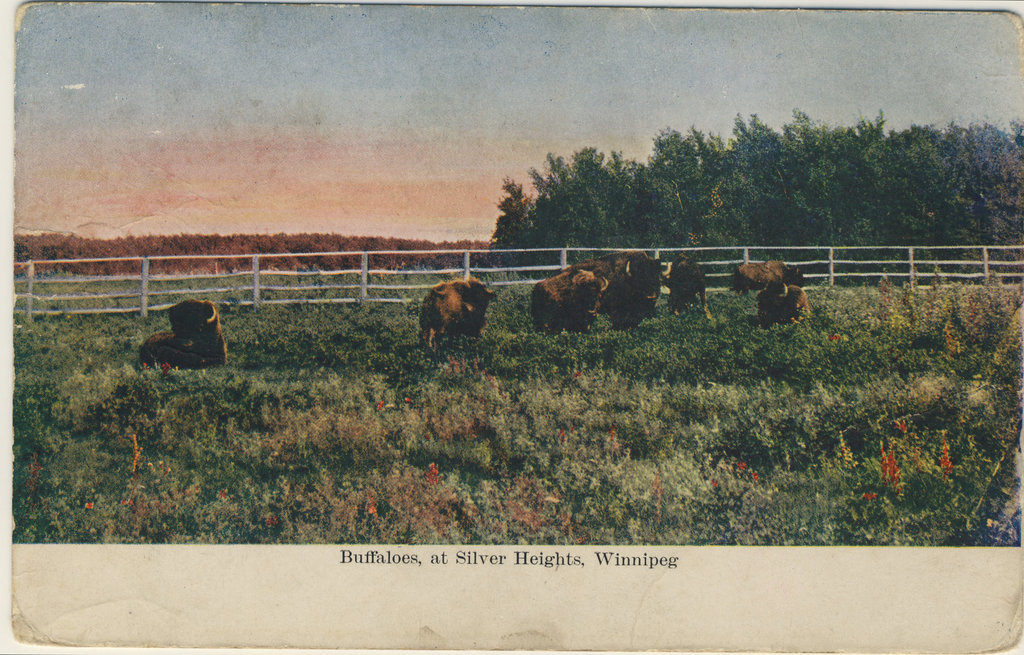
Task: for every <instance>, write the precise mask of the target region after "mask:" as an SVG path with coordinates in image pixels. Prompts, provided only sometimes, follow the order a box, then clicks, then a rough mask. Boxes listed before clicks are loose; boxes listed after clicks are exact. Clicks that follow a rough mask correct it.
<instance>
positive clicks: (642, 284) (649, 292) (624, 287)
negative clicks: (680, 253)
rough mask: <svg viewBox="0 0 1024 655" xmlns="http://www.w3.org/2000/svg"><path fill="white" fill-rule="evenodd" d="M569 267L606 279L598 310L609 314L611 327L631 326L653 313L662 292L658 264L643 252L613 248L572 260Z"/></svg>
mask: <svg viewBox="0 0 1024 655" xmlns="http://www.w3.org/2000/svg"><path fill="white" fill-rule="evenodd" d="M568 270H570V271H574V272H575V271H591V272H592V273H594V275H596V276H598V277H601V278H604V279H605V280H608V287H607V288H606V289H605V290H604V291H603V292H602V293H601V300H600V303H599V305H598V311H599V312H600V313H602V314H607V315H608V318H609V319H611V322H612V327H614V328H618V329H622V328H630V327H634V326H636V325H637V324H639V323H640V321H642V320H643V319H645V318H648V317H650V316H654V305H655V303H657V302H658V294H659V293H660V292H661V265H660V264H659V263H658V262H657V261H655V260H654V259H651V258H650V257H648V256H647V254H646V253H643V252H639V251H631V252H616V253H612V254H610V255H605V256H604V257H600V258H598V259H587V260H584V261H582V262H579V263H577V264H573V265H572V266H570V267H569V269H568Z"/></svg>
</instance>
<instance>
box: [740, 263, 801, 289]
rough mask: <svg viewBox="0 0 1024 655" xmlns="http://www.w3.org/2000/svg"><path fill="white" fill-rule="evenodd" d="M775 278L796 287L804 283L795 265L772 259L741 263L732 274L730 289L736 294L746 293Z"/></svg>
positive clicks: (761, 287)
mask: <svg viewBox="0 0 1024 655" xmlns="http://www.w3.org/2000/svg"><path fill="white" fill-rule="evenodd" d="M773 280H777V281H779V282H785V283H786V284H792V285H795V286H798V287H802V286H803V285H804V274H803V273H801V272H800V269H799V268H797V267H796V266H788V265H787V264H786V263H785V262H782V261H779V260H777V259H774V260H772V261H767V262H759V263H753V262H752V263H749V264H743V265H741V266H739V267H737V269H736V270H735V271H734V272H733V274H732V289H733V291H735V292H736V293H737V294H740V293H746V292H747V291H750V290H751V289H753V290H755V291H757V290H759V289H763V288H765V285H767V284H768V283H769V282H771V281H773Z"/></svg>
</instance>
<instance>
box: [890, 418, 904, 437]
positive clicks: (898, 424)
mask: <svg viewBox="0 0 1024 655" xmlns="http://www.w3.org/2000/svg"><path fill="white" fill-rule="evenodd" d="M893 425H894V426H895V427H896V429H897V430H899V431H900V432H902V433H903V434H906V433H907V421H906V420H905V419H900V420H898V421H894V422H893Z"/></svg>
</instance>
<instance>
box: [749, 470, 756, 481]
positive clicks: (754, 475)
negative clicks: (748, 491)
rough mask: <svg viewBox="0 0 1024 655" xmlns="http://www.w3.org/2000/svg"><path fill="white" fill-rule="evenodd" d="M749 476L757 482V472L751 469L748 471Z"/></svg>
mask: <svg viewBox="0 0 1024 655" xmlns="http://www.w3.org/2000/svg"><path fill="white" fill-rule="evenodd" d="M750 476H751V477H752V478H754V482H757V473H754V472H753V471H751V472H750Z"/></svg>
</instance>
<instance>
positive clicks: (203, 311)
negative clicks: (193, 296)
mask: <svg viewBox="0 0 1024 655" xmlns="http://www.w3.org/2000/svg"><path fill="white" fill-rule="evenodd" d="M167 315H168V318H170V321H171V331H170V332H157V333H156V334H154V335H152V336H150V337H149V338H148V339H146V341H145V342H144V343H143V344H142V347H141V348H140V349H139V361H140V362H141V363H142V365H143V366H153V367H158V366H161V365H164V364H166V365H168V366H171V367H172V368H208V367H210V366H220V365H221V364H223V363H224V362H225V360H226V359H227V356H228V348H227V344H225V343H224V336H223V334H222V333H221V329H220V316H219V315H218V313H217V308H216V307H215V306H214V305H213V303H212V302H210V301H209V300H186V301H184V302H180V303H178V304H177V305H174V306H173V307H171V308H170V309H169V310H167Z"/></svg>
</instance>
